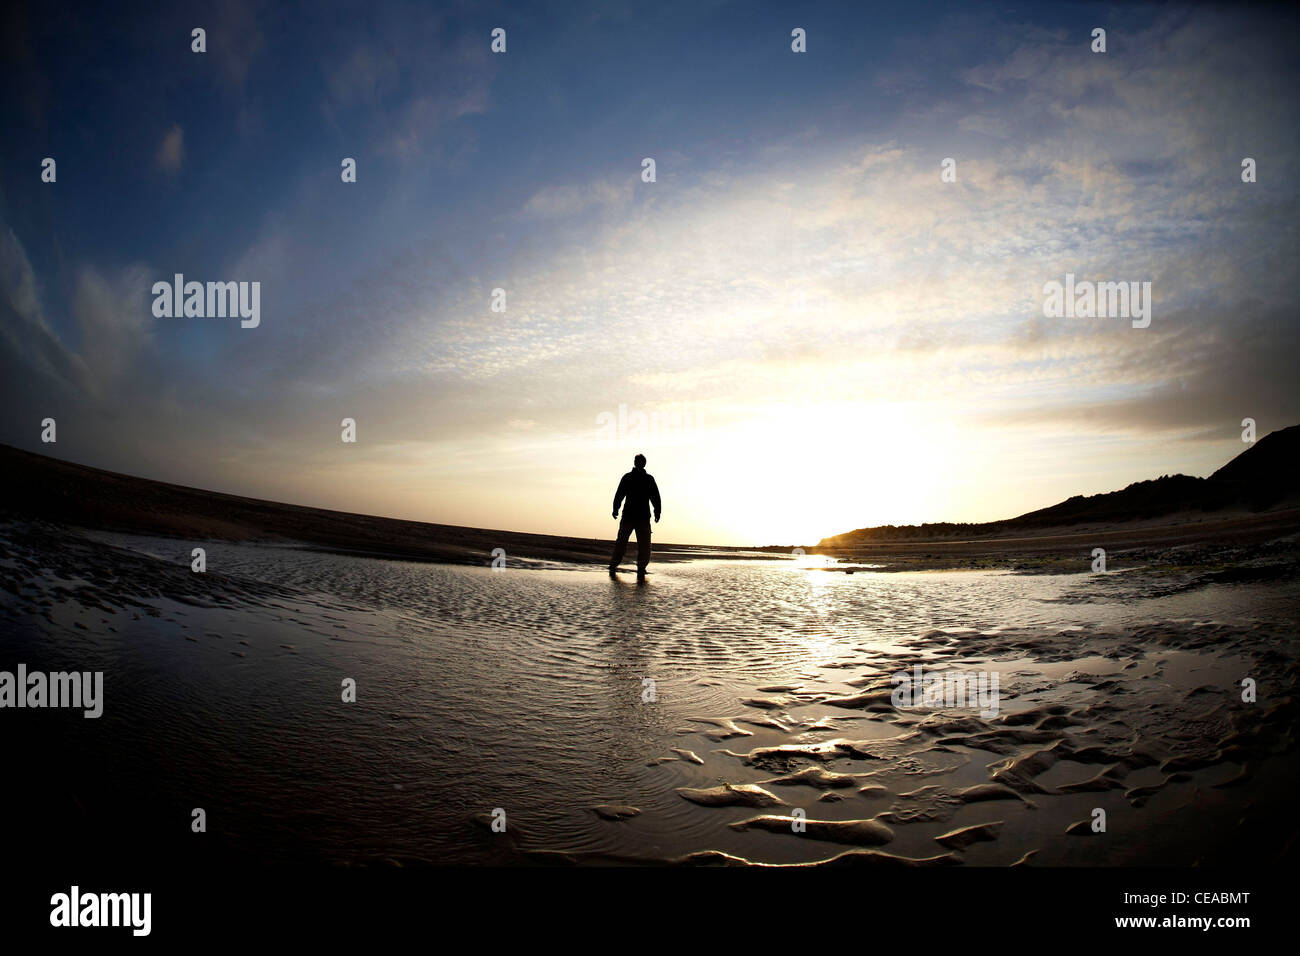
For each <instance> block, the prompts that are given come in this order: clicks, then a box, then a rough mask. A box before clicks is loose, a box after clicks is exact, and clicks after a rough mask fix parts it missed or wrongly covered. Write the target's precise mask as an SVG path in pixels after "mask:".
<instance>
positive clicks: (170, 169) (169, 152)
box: [154, 123, 185, 175]
mask: <svg viewBox="0 0 1300 956" xmlns="http://www.w3.org/2000/svg"><path fill="white" fill-rule="evenodd" d="M184 160H185V131H184V130H183V129H181V127H180V124H179V123H173V124H172V128H171V129H169V130H168V131H167V132H166V133H165V134H164V135H163V138H162V142H161V143H159V144H158V152H157V153H156V154H155V155H154V161H155V162H156V163H157V164H158V168H159V169H161V170H162V171H163V172H165V173H168V174H169V175H175V174H176V173H178V172H180V168H181V163H182V162H184Z"/></svg>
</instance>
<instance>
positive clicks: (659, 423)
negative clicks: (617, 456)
mask: <svg viewBox="0 0 1300 956" xmlns="http://www.w3.org/2000/svg"><path fill="white" fill-rule="evenodd" d="M697 425H698V423H697V421H696V417H695V411H694V410H693V409H692V408H690V407H689V406H686V405H682V404H677V405H669V406H667V407H666V408H662V409H655V410H654V411H652V412H646V411H643V410H641V409H637V408H628V406H627V405H626V404H622V405H619V406H618V411H617V412H609V411H606V412H601V413H600V414H599V415H597V416H596V427H597V429H599V431H600V440H601V441H607V442H610V443H612V444H619V443H622V442H631V443H638V444H639V443H641V442H663V441H668V440H670V439H672V438H675V437H678V436H680V435H684V434H686V433H687V432H690V431H694V430H695V428H696V427H697Z"/></svg>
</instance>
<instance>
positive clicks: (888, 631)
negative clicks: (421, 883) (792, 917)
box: [0, 519, 1300, 866]
mask: <svg viewBox="0 0 1300 956" xmlns="http://www.w3.org/2000/svg"><path fill="white" fill-rule="evenodd" d="M0 543H2V548H3V549H2V551H0V594H3V602H2V603H0V612H2V613H3V615H4V632H5V634H6V638H5V643H4V646H3V651H4V660H3V664H4V665H5V666H10V665H12V664H13V663H15V662H17V661H20V660H21V661H24V662H26V663H27V664H28V665H29V667H33V668H34V667H39V666H46V667H49V668H51V669H52V668H54V667H73V666H76V667H88V666H91V665H92V664H94V665H96V666H98V667H100V668H102V669H104V670H105V671H106V686H107V688H108V691H107V698H108V699H107V703H106V709H105V716H104V717H103V718H101V719H100V720H84V719H82V718H81V716H80V714H75V715H72V714H65V713H59V714H52V713H48V712H46V713H41V712H38V711H23V712H17V713H16V714H12V715H9V716H15V717H18V718H19V719H21V720H22V721H23V726H22V728H21V733H20V734H19V738H18V743H17V744H16V750H15V756H14V759H15V760H16V761H18V762H19V763H20V764H21V765H22V766H24V767H25V770H26V777H25V779H26V781H27V784H26V785H25V787H24V788H22V789H21V790H17V789H14V788H9V790H8V791H7V793H6V796H5V798H4V810H5V811H6V813H7V814H9V818H10V819H22V820H25V821H27V824H28V826H27V827H25V832H24V834H23V835H22V836H21V838H20V839H30V840H32V841H34V842H35V843H39V844H42V845H50V844H51V843H55V842H58V841H64V840H66V841H69V842H70V843H72V844H74V845H76V846H77V847H78V848H79V849H81V850H82V851H84V850H85V849H86V848H88V847H99V848H101V849H102V848H103V847H104V846H105V841H109V842H110V843H111V841H113V840H115V839H119V838H120V839H127V836H126V835H129V841H130V843H129V845H130V846H131V847H132V848H133V849H132V852H134V853H136V854H143V855H144V856H147V857H151V858H153V857H168V858H170V857H173V856H175V854H177V853H179V852H181V851H180V850H179V849H178V847H180V846H184V843H183V840H181V839H180V838H178V836H177V833H178V832H184V828H185V827H186V826H187V824H188V813H189V810H190V808H191V807H193V806H196V805H202V806H205V807H206V808H208V812H209V814H210V820H211V821H212V832H211V833H209V834H208V835H209V836H210V837H211V838H212V839H211V840H210V841H209V843H208V845H207V848H206V849H205V850H204V852H205V853H212V854H216V856H218V857H219V858H220V859H221V860H223V861H226V862H230V861H234V862H239V863H242V864H248V863H257V864H274V863H318V864H319V863H327V864H332V865H347V866H394V865H403V866H412V865H425V864H437V863H446V862H458V863H524V864H566V865H568V864H618V863H629V864H632V863H634V864H645V865H648V864H653V865H742V866H743V865H815V866H842V865H868V866H879V865H907V866H950V865H994V866H1010V865H1017V864H1019V865H1030V866H1036V865H1047V866H1053V865H1071V864H1081V865H1096V866H1107V865H1137V864H1152V863H1154V864H1168V865H1190V864H1194V863H1218V862H1234V861H1235V862H1241V861H1250V862H1256V861H1259V860H1261V859H1291V858H1293V857H1294V855H1295V847H1296V844H1295V837H1296V832H1297V829H1296V825H1295V824H1294V822H1293V817H1292V816H1291V815H1290V813H1289V810H1287V806H1288V794H1289V788H1290V781H1291V780H1293V779H1294V777H1295V774H1296V771H1297V769H1300V768H1298V767H1297V752H1296V737H1297V724H1296V721H1297V716H1298V714H1300V711H1298V708H1297V696H1296V689H1297V688H1296V681H1297V676H1298V674H1300V670H1298V666H1297V651H1296V647H1295V628H1296V624H1297V611H1296V609H1297V607H1300V600H1298V599H1300V578H1298V576H1297V575H1296V573H1295V568H1296V560H1297V544H1296V540H1295V538H1294V537H1293V536H1285V535H1284V536H1281V537H1273V538H1270V539H1268V540H1266V541H1264V542H1262V543H1258V544H1255V545H1252V546H1244V545H1243V546H1240V547H1236V548H1235V550H1234V546H1232V545H1225V546H1222V547H1218V548H1214V549H1207V550H1204V551H1203V552H1200V553H1199V560H1198V559H1197V558H1198V553H1191V554H1190V556H1189V554H1187V553H1184V554H1182V555H1181V556H1179V558H1178V560H1176V561H1164V562H1159V561H1152V560H1151V558H1150V557H1149V558H1148V563H1146V564H1144V565H1143V566H1141V567H1136V568H1133V569H1130V570H1124V571H1113V572H1110V573H1107V574H1105V575H1092V574H1085V573H1077V574H1070V575H1060V574H1051V573H1039V574H1035V575H1015V574H1006V573H990V572H988V571H979V570H976V571H963V572H945V571H934V572H929V573H924V574H911V573H906V572H905V573H894V574H883V573H879V572H873V571H866V570H864V571H861V572H860V573H858V574H855V575H845V574H837V573H833V572H827V571H824V570H819V569H816V568H800V567H797V566H796V565H795V563H794V562H792V561H790V560H789V559H786V560H785V561H781V562H778V561H774V560H770V559H769V560H765V561H757V560H754V561H741V560H729V561H719V560H699V559H696V560H693V561H683V562H681V563H679V564H675V565H666V566H664V567H663V568H662V569H661V573H660V574H658V575H656V576H655V577H654V578H653V579H652V581H651V583H650V584H649V585H648V586H646V587H640V588H638V587H637V586H635V585H633V584H630V583H624V582H622V581H619V582H611V581H609V580H608V579H607V578H606V577H605V576H604V575H603V574H601V573H599V571H597V570H595V569H590V568H584V567H583V566H582V565H581V564H579V563H574V564H571V565H568V566H565V567H557V568H546V567H540V568H535V569H528V568H521V569H514V570H511V571H509V572H506V573H494V572H493V571H491V570H489V569H487V568H451V567H439V566H437V565H429V564H420V563H411V562H402V561H391V560H379V559H374V558H361V557H349V556H343V555H338V554H321V553H319V552H318V551H316V550H314V549H310V548H302V547H296V546H279V545H277V546H268V545H258V546H254V545H249V544H229V543H223V542H221V541H220V540H219V539H211V540H209V541H208V542H207V543H208V546H209V549H210V551H209V568H210V569H209V571H208V572H207V573H205V574H195V573H192V572H191V571H190V569H189V563H188V549H189V547H190V546H191V544H193V543H194V542H193V540H192V539H185V540H180V539H169V538H154V537H144V538H142V537H136V536H129V535H116V534H106V533H104V532H102V531H85V530H81V529H77V528H73V527H70V526H67V525H63V524H55V523H49V522H42V521H39V520H30V519H28V520H22V521H16V520H12V519H11V520H8V521H6V522H5V523H4V525H3V533H2V534H0ZM1172 547H1173V548H1174V549H1177V548H1178V547H1180V546H1179V545H1173V546H1172ZM1173 553H1175V554H1177V553H1178V552H1177V550H1174V552H1173ZM1038 570H1040V571H1041V570H1042V569H1038ZM918 664H920V665H922V666H923V667H924V668H926V669H927V670H939V671H945V670H956V671H962V672H985V673H988V672H991V671H996V672H997V673H998V675H999V677H1000V687H1001V692H1000V701H999V707H998V711H997V713H996V714H995V715H988V716H981V715H980V713H979V712H978V711H977V710H976V709H972V708H966V707H945V706H941V705H940V706H918V707H906V706H904V707H900V706H897V705H896V703H895V702H894V701H893V700H892V699H891V689H892V687H893V683H892V681H891V677H892V675H894V674H895V673H898V672H900V671H904V672H910V671H911V669H912V668H913V667H915V666H916V665H918ZM343 675H347V676H352V677H355V678H356V679H357V681H358V685H359V687H360V688H361V694H360V699H359V703H358V704H356V705H342V704H340V703H339V691H338V687H339V679H340V676H343ZM647 678H650V679H652V680H654V681H656V687H657V692H656V697H655V699H654V700H652V701H649V702H647V701H646V700H645V699H644V693H645V680H646V679H647ZM1244 678H1251V679H1252V680H1254V681H1255V682H1256V684H1257V692H1258V700H1257V701H1256V702H1254V703H1247V702H1244V701H1243V700H1242V697H1241V682H1242V680H1243V679H1244ZM497 808H501V809H503V810H504V811H505V813H506V820H507V826H506V830H505V832H503V833H498V832H494V830H493V828H492V825H491V824H492V819H493V816H492V811H493V810H494V809H497ZM1098 809H1100V810H1103V811H1105V814H1106V829H1105V831H1104V832H1095V831H1094V829H1093V826H1092V824H1093V820H1094V819H1095V816H1096V811H1097V810H1098ZM168 821H171V822H168ZM174 827H179V828H180V830H178V831H177V830H174V829H173V828H174ZM114 834H116V836H115V835H114ZM184 852H185V853H186V854H189V853H190V852H191V851H190V850H189V849H186V850H185V851H184ZM186 858H187V859H188V858H189V857H188V856H187V857H186Z"/></svg>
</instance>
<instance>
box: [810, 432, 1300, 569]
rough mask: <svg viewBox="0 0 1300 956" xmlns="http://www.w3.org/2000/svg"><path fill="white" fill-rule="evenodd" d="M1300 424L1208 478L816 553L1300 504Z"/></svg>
mask: <svg viewBox="0 0 1300 956" xmlns="http://www.w3.org/2000/svg"><path fill="white" fill-rule="evenodd" d="M1297 465H1300V425H1292V426H1290V427H1289V428H1283V429H1281V430H1280V431H1275V432H1271V433H1270V434H1268V435H1266V436H1265V437H1264V438H1262V439H1260V440H1259V441H1258V442H1256V443H1255V444H1253V445H1251V446H1250V447H1248V448H1247V449H1246V450H1245V451H1243V452H1242V453H1241V454H1240V455H1238V456H1237V457H1235V458H1233V459H1232V460H1231V461H1230V462H1228V463H1227V464H1226V465H1224V466H1223V467H1222V468H1220V469H1219V470H1218V471H1216V472H1214V474H1212V475H1210V477H1208V478H1194V477H1191V476H1189V475H1164V476H1162V477H1160V478H1154V479H1150V480H1148V481H1138V482H1134V483H1133V484H1131V485H1129V486H1128V487H1127V488H1124V489H1122V490H1120V491H1111V492H1106V493H1104V494H1099V495H1075V496H1073V497H1071V498H1067V499H1066V500H1065V501H1062V502H1060V503H1059V504H1055V505H1052V506H1051V507H1048V508H1041V509H1039V510H1037V511H1030V512H1028V513H1026V514H1023V515H1020V516H1018V517H1015V518H1007V519H1004V520H1001V521H989V522H983V523H969V522H947V521H945V522H934V523H927V524H921V525H901V526H895V525H883V526H880V527H875V528H858V529H857V530H856V531H848V532H845V533H843V534H837V535H833V536H831V537H829V538H823V539H822V541H821V543H820V544H819V545H818V547H822V548H853V547H857V546H859V545H861V544H864V543H868V542H876V541H910V540H944V539H954V538H973V537H982V536H989V535H1011V534H1026V533H1032V532H1036V531H1040V530H1042V529H1044V528H1066V527H1070V526H1072V525H1081V524H1106V525H1112V524H1122V523H1126V522H1135V521H1149V520H1152V519H1159V518H1164V517H1167V516H1170V515H1173V514H1177V513H1180V512H1189V511H1193V512H1196V511H1199V512H1224V511H1240V512H1259V511H1263V510H1265V509H1268V508H1273V507H1276V506H1279V505H1285V504H1294V503H1297V502H1300V471H1297Z"/></svg>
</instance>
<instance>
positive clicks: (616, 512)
mask: <svg viewBox="0 0 1300 956" xmlns="http://www.w3.org/2000/svg"><path fill="white" fill-rule="evenodd" d="M614 517H615V518H617V517H618V509H617V508H615V509H614Z"/></svg>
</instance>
